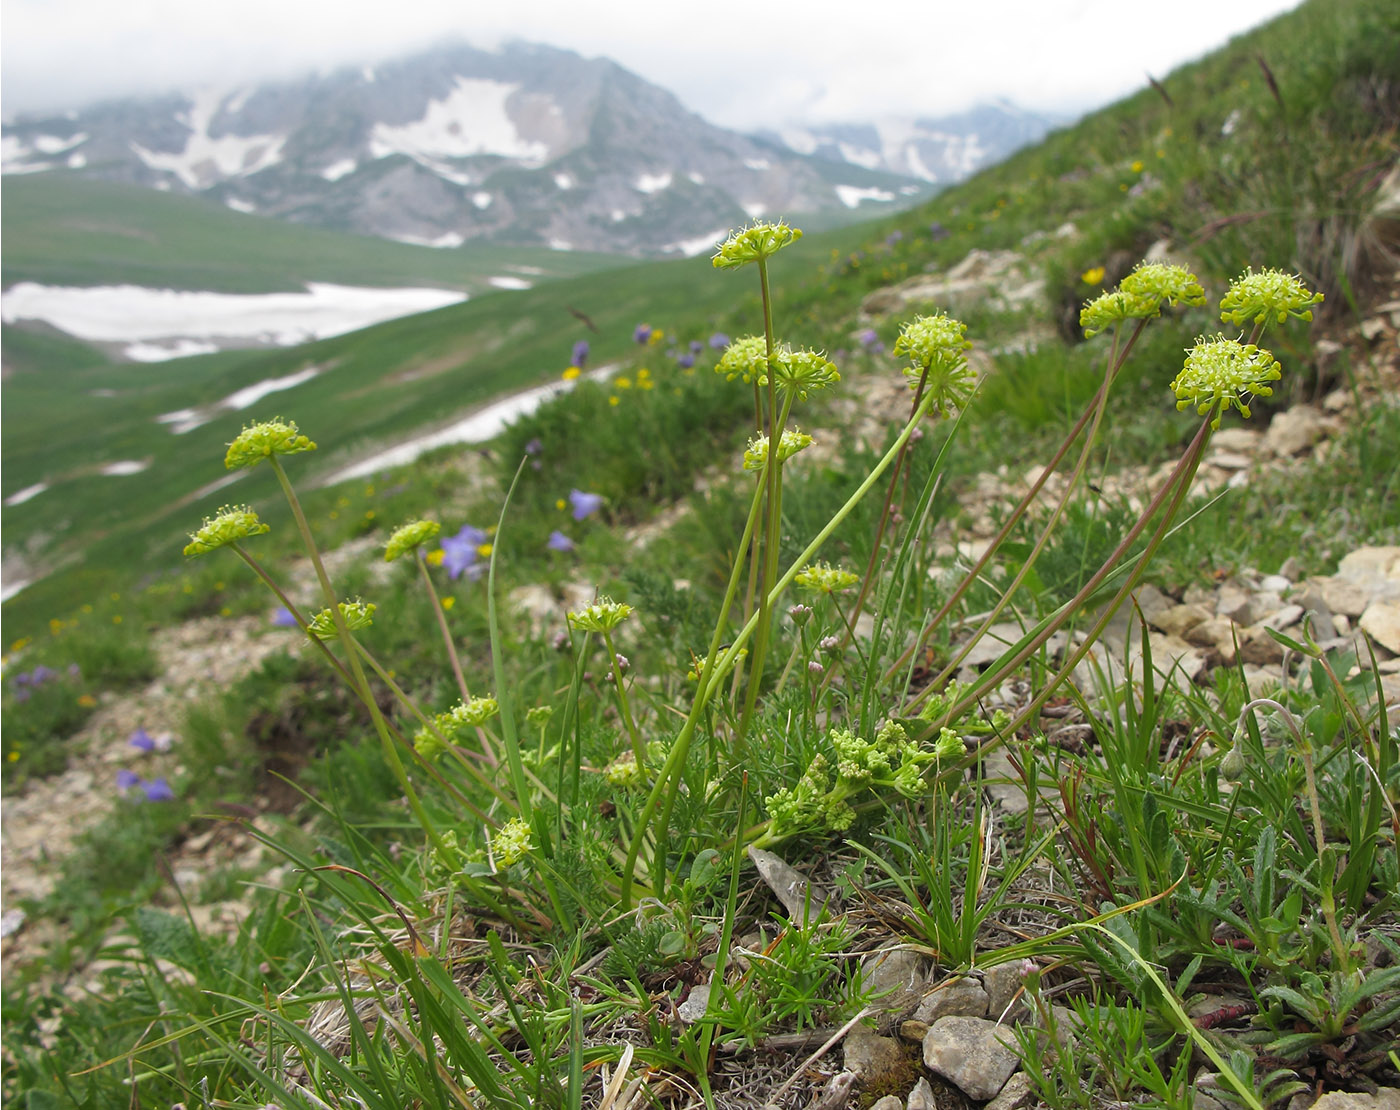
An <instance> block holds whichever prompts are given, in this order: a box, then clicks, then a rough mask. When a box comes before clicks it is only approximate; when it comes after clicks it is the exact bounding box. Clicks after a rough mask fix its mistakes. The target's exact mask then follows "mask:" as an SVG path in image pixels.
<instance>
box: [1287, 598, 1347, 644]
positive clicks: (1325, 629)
mask: <svg viewBox="0 0 1400 1110" xmlns="http://www.w3.org/2000/svg"><path fill="white" fill-rule="evenodd" d="M1296 600H1297V602H1298V604H1299V605H1301V606H1302V607H1303V620H1304V622H1305V623H1306V624H1307V625H1308V627H1309V628H1310V629H1311V630H1312V638H1313V639H1314V640H1318V641H1321V640H1330V639H1332V637H1333V636H1335V635H1337V625H1336V618H1335V617H1333V615H1332V610H1331V609H1329V608H1328V607H1327V601H1326V599H1325V598H1323V596H1322V591H1321V590H1319V589H1316V588H1314V587H1311V586H1309V587H1308V588H1307V589H1306V590H1304V591H1303V592H1302V593H1301V594H1298V595H1297V598H1296Z"/></svg>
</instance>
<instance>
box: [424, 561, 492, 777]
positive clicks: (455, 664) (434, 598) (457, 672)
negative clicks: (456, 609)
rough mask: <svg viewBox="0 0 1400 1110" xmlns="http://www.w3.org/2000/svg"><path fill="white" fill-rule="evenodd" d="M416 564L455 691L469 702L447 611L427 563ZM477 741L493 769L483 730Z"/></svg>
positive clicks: (488, 746)
mask: <svg viewBox="0 0 1400 1110" xmlns="http://www.w3.org/2000/svg"><path fill="white" fill-rule="evenodd" d="M414 561H415V562H416V563H417V564H418V572H419V573H420V574H421V575H422V576H423V588H424V589H426V590H427V591H428V600H429V602H430V603H431V605H432V610H433V615H434V616H436V617H437V624H438V631H439V632H441V633H442V642H443V643H444V644H446V645H447V658H448V659H449V660H451V662H452V674H453V676H454V677H455V678H456V679H457V689H458V691H459V692H460V693H461V695H462V701H463V702H464V703H465V702H469V701H471V699H472V692H471V689H470V688H469V687H468V686H467V676H466V674H465V673H464V672H463V671H462V660H461V658H460V657H459V656H458V654H457V645H456V644H455V643H454V642H453V640H452V630H451V629H450V628H448V627H447V611H446V610H445V609H443V607H442V598H440V597H439V596H438V592H437V587H436V586H434V585H433V576H432V575H431V574H429V573H428V564H427V561H426V560H425V559H423V558H421V557H418V558H415V560H414ZM476 735H477V739H479V740H480V741H481V754H482V757H483V758H484V759H485V760H486V763H487V765H488V766H491V767H495V766H497V765H498V764H499V763H500V760H499V759H497V758H496V753H495V752H493V751H492V750H491V740H490V737H489V736H487V734H486V730H485V729H484V728H478V729H477V730H476Z"/></svg>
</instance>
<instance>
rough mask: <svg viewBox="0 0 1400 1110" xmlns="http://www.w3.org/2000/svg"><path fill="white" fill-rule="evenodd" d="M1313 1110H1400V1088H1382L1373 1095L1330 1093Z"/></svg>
mask: <svg viewBox="0 0 1400 1110" xmlns="http://www.w3.org/2000/svg"><path fill="white" fill-rule="evenodd" d="M1312 1110H1400V1087H1382V1088H1381V1089H1380V1090H1378V1091H1377V1092H1376V1093H1375V1094H1373V1095H1366V1094H1353V1093H1352V1092H1350V1091H1328V1092H1327V1093H1326V1094H1325V1095H1323V1096H1322V1097H1321V1098H1320V1099H1318V1100H1317V1101H1316V1102H1314V1103H1313V1104H1312Z"/></svg>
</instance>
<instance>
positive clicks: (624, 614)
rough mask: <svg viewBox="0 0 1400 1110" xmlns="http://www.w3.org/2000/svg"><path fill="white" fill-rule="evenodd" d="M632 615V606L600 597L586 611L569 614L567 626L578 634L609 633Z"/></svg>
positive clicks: (580, 610)
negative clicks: (578, 632)
mask: <svg viewBox="0 0 1400 1110" xmlns="http://www.w3.org/2000/svg"><path fill="white" fill-rule="evenodd" d="M631 615H632V606H630V605H625V604H623V603H622V602H620V601H614V600H613V599H612V598H610V597H600V598H599V599H598V600H597V601H595V602H594V603H593V604H592V605H590V606H589V607H588V608H587V609H578V610H576V611H574V612H572V613H570V614H569V626H570V627H571V628H576V629H578V630H579V631H580V632H611V631H612V630H613V629H614V628H616V627H617V626H618V625H619V624H621V623H622V622H623V621H625V620H626V619H627V618H628V617H629V616H631Z"/></svg>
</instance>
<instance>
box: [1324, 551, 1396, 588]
mask: <svg viewBox="0 0 1400 1110" xmlns="http://www.w3.org/2000/svg"><path fill="white" fill-rule="evenodd" d="M1337 577H1338V578H1345V579H1346V580H1347V581H1349V582H1358V583H1361V584H1363V585H1365V584H1370V583H1374V582H1375V580H1376V579H1378V578H1381V579H1390V580H1392V581H1400V547H1377V546H1371V545H1367V546H1365V547H1358V548H1357V549H1356V550H1355V551H1353V552H1352V553H1351V554H1349V555H1346V556H1343V558H1342V561H1341V562H1340V563H1338V564H1337Z"/></svg>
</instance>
